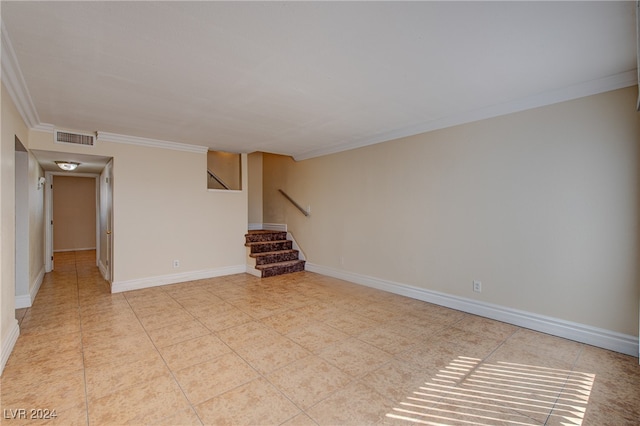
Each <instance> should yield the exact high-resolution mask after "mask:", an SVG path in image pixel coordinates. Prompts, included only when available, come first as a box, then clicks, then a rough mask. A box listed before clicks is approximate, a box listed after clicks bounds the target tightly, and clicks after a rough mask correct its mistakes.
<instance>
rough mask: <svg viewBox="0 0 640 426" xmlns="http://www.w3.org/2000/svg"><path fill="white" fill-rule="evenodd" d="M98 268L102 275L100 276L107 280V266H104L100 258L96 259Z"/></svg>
mask: <svg viewBox="0 0 640 426" xmlns="http://www.w3.org/2000/svg"><path fill="white" fill-rule="evenodd" d="M98 269H99V270H100V274H101V275H102V278H104V280H105V281H109V280H108V279H107V276H108V275H109V274H108V272H107V267H106V266H105V264H104V263H102V259H99V260H98Z"/></svg>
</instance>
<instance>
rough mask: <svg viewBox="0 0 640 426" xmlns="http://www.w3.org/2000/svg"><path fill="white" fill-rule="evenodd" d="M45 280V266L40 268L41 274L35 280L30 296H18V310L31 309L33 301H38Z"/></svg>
mask: <svg viewBox="0 0 640 426" xmlns="http://www.w3.org/2000/svg"><path fill="white" fill-rule="evenodd" d="M43 280H44V265H42V268H40V272H38V275H37V276H36V278H35V279H34V280H33V284H31V286H30V288H31V290H29V294H21V295H16V309H22V308H30V307H31V305H33V301H34V300H36V296H37V295H38V291H39V290H40V286H41V285H42V281H43Z"/></svg>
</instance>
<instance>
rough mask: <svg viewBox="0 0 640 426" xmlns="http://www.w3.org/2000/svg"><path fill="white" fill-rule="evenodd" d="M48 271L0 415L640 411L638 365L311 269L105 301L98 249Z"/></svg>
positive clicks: (523, 416)
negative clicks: (310, 270)
mask: <svg viewBox="0 0 640 426" xmlns="http://www.w3.org/2000/svg"><path fill="white" fill-rule="evenodd" d="M55 268H56V270H55V271H54V272H52V273H49V274H47V275H46V276H45V279H44V282H43V284H42V286H41V289H40V292H39V293H38V296H37V298H36V300H35V303H34V305H33V307H31V308H28V309H24V310H19V311H18V312H17V316H18V320H19V322H20V330H21V334H20V337H19V339H18V342H17V344H16V347H15V350H14V352H13V353H12V355H11V357H10V358H9V361H8V363H7V366H6V369H5V371H4V373H3V375H2V378H1V380H2V382H1V387H2V390H1V392H2V394H1V397H2V399H1V403H2V412H3V418H2V423H3V424H38V425H44V424H62V425H120V424H166V425H201V424H234V425H239V424H288V425H297V424H300V425H314V424H320V425H330V424H332V425H333V424H358V425H363V424H376V423H381V424H407V425H408V424H415V423H427V424H429V422H437V423H439V424H451V425H453V424H469V423H471V424H486V425H495V424H515V423H517V424H527V425H542V424H548V425H559V424H574V425H579V424H584V425H602V424H615V425H631V424H637V421H638V418H640V367H639V366H638V359H637V358H633V357H629V356H626V355H622V354H618V353H615V352H610V351H607V350H603V349H598V348H594V347H591V346H587V345H584V344H581V343H576V342H572V341H569V340H565V339H560V338H557V337H552V336H548V335H545V334H541V333H537V332H533V331H529V330H526V329H523V328H519V327H516V326H512V325H508V324H504V323H500V322H496V321H492V320H488V319H484V318H480V317H476V316H473V315H469V314H465V313H462V312H459V311H454V310H450V309H446V308H443V307H439V306H436V305H432V304H428V303H425V302H420V301H417V300H413V299H408V298H405V297H401V296H397V295H393V294H390V293H386V292H382V291H378V290H375V289H371V288H366V287H362V286H358V285H355V284H351V283H347V282H344V281H340V280H337V279H333V278H329V277H325V276H322V275H318V274H314V273H310V272H299V273H294V274H289V275H284V276H278V277H273V278H266V279H259V278H256V277H253V276H251V275H248V274H240V275H232V276H226V277H219V278H212V279H206V280H200V281H194V282H188V283H181V284H175V285H167V286H162V287H155V288H149V289H144V290H138V291H131V292H126V293H119V294H111V293H110V292H109V289H108V285H107V283H106V282H105V281H104V280H103V279H102V278H101V276H100V273H99V271H98V269H97V268H96V266H95V252H94V251H82V252H64V253H56V255H55ZM22 410H24V411H22ZM52 413H55V415H56V417H55V418H51V419H48V420H42V419H38V418H32V416H34V417H43V416H46V415H48V414H52ZM23 415H24V416H23Z"/></svg>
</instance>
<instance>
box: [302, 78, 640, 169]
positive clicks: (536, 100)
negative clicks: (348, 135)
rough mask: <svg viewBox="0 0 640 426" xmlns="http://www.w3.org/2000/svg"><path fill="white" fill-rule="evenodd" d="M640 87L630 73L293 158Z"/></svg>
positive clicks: (310, 151)
mask: <svg viewBox="0 0 640 426" xmlns="http://www.w3.org/2000/svg"><path fill="white" fill-rule="evenodd" d="M636 85H638V70H635V69H634V70H631V71H627V72H623V73H620V74H615V75H612V76H609V77H604V78H600V79H597V80H591V81H587V82H583V83H578V84H574V85H571V86H567V87H563V88H561V89H557V90H550V91H547V92H544V93H540V94H538V95H533V96H528V97H525V98H522V99H516V100H513V101H509V102H504V103H501V104H497V105H491V106H487V107H484V108H479V109H475V110H470V111H463V112H460V113H456V114H452V115H449V116H447V117H443V118H440V119H437V120H432V121H428V122H425V123H421V124H418V125H416V126H412V127H408V128H403V129H400V130H395V131H392V132H387V133H382V134H379V135H377V136H375V137H373V138H368V139H361V140H357V141H354V142H352V143H348V144H340V145H333V146H330V147H327V148H320V149H313V150H309V151H304V152H302V153H299V154H296V155H293V158H294V159H295V160H296V161H300V160H306V159H309V158H314V157H320V156H322V155H329V154H336V153H338V152H342V151H348V150H351V149H356V148H362V147H365V146H368V145H374V144H377V143H381V142H387V141H391V140H394V139H400V138H404V137H407V136H414V135H418V134H420V133H427V132H431V131H433V130H440V129H445V128H447V127H453V126H458V125H461V124H466V123H471V122H474V121H479V120H485V119H487V118H493V117H498V116H501V115H507V114H511V113H514V112H520V111H525V110H528V109H533V108H538V107H542V106H547V105H552V104H557V103H560V102H565V101H570V100H573V99H578V98H583V97H586V96H591V95H597V94H599V93H604V92H610V91H612V90H617V89H623V88H625V87H631V86H636Z"/></svg>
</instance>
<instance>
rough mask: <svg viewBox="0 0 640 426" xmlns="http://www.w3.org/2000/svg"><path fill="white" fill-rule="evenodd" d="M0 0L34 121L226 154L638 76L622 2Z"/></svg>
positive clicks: (313, 148) (560, 94)
mask: <svg viewBox="0 0 640 426" xmlns="http://www.w3.org/2000/svg"><path fill="white" fill-rule="evenodd" d="M1 7H2V10H1V12H2V15H1V16H2V21H3V22H4V26H5V30H6V32H5V33H4V34H3V35H6V34H7V33H8V36H9V40H10V44H11V45H12V46H13V49H14V51H15V57H16V58H17V62H18V64H19V67H20V69H21V73H22V76H23V77H24V81H25V82H26V87H27V88H28V92H29V93H30V96H31V100H32V104H33V106H34V109H35V115H36V117H37V118H36V119H37V121H38V122H39V123H50V124H53V125H54V126H56V128H65V129H75V130H79V131H89V132H94V131H101V132H109V133H115V134H120V135H129V136H135V137H142V138H150V139H158V140H164V141H173V142H180V143H185V144H192V145H201V146H207V147H210V148H213V149H218V150H226V151H233V152H252V151H266V152H274V153H282V154H289V155H293V156H295V157H296V158H298V159H301V158H309V157H312V156H316V155H322V154H325V153H329V152H336V151H340V150H344V149H349V148H353V147H357V146H363V145H367V144H371V143H377V142H381V141H385V140H389V139H394V138H397V137H401V136H407V135H411V134H416V133H421V132H424V131H428V130H432V129H435V128H440V127H446V126H447V125H451V124H458V123H461V122H465V121H472V120H475V119H479V118H484V117H487V116H492V115H498V114H502V113H507V112H511V111H517V110H522V109H526V108H530V107H535V106H538V105H543V104H547V103H553V102H557V101H561V100H564V99H571V98H575V97H579V96H585V95H587V94H591V93H597V92H599V91H604V90H612V89H615V88H619V87H626V86H630V85H632V84H637V77H635V76H636V74H635V72H634V70H635V69H636V66H637V58H636V54H637V50H636V27H635V2H632V1H625V2H611V1H607V2H578V1H574V2H483V1H475V2H9V1H2V6H1ZM634 79H635V80H634Z"/></svg>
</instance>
